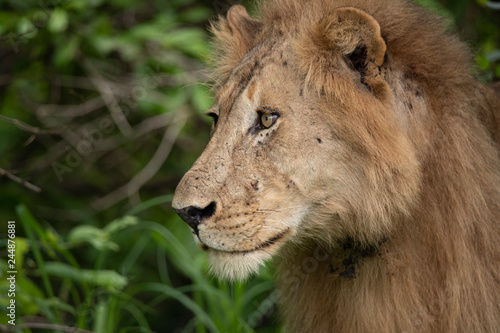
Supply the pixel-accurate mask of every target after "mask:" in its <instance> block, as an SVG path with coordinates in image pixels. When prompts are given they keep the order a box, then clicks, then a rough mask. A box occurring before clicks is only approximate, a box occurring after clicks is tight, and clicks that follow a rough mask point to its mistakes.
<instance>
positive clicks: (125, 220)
mask: <svg viewBox="0 0 500 333" xmlns="http://www.w3.org/2000/svg"><path fill="white" fill-rule="evenodd" d="M137 223H139V220H138V219H137V217H135V216H124V217H122V218H120V219H116V220H114V221H112V222H110V223H109V224H108V225H107V226H106V227H104V229H103V230H104V231H105V232H106V233H107V234H108V235H111V234H114V233H116V232H118V231H120V230H123V229H126V228H129V227H131V226H133V225H136V224H137Z"/></svg>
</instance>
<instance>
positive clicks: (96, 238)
mask: <svg viewBox="0 0 500 333" xmlns="http://www.w3.org/2000/svg"><path fill="white" fill-rule="evenodd" d="M68 242H69V243H70V244H71V245H79V244H82V243H85V242H88V243H90V244H92V245H93V246H94V247H95V248H96V249H98V250H100V251H103V250H106V249H109V250H113V251H118V250H119V249H120V247H119V246H118V244H116V243H114V242H112V241H110V240H109V238H108V233H107V232H105V231H104V230H102V229H99V228H97V227H94V226H92V225H79V226H77V227H75V228H73V229H72V230H71V231H70V233H69V236H68Z"/></svg>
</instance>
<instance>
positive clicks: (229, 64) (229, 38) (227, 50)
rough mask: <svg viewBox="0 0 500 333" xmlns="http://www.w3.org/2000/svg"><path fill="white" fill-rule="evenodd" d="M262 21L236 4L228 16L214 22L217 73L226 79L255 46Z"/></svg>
mask: <svg viewBox="0 0 500 333" xmlns="http://www.w3.org/2000/svg"><path fill="white" fill-rule="evenodd" d="M261 27H262V23H261V22H260V21H258V20H256V19H253V18H252V17H250V16H249V15H248V13H247V11H246V9H245V7H243V6H240V5H236V6H233V7H231V8H230V9H229V11H228V12H227V17H226V18H220V19H219V20H218V21H217V22H214V23H213V24H212V33H213V34H214V46H215V52H214V59H213V62H214V64H215V70H216V75H217V76H218V79H219V80H223V81H224V80H226V79H227V78H228V77H229V74H230V73H231V71H232V70H233V68H234V67H236V66H237V65H238V63H239V62H240V61H241V60H242V59H243V57H244V56H245V54H247V53H248V52H249V51H250V50H251V49H252V48H253V46H254V44H255V39H256V36H257V34H258V33H259V32H260V30H261Z"/></svg>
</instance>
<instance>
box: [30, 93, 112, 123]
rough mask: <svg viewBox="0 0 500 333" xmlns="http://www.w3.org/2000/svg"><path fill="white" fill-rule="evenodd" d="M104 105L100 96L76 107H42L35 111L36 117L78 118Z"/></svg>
mask: <svg viewBox="0 0 500 333" xmlns="http://www.w3.org/2000/svg"><path fill="white" fill-rule="evenodd" d="M104 105H106V104H105V102H104V100H103V99H102V97H101V96H99V97H96V98H93V99H90V100H88V101H86V102H84V103H82V104H76V105H52V104H46V105H42V106H40V107H39V108H38V110H37V111H36V114H37V116H38V117H46V116H48V115H54V114H55V115H56V116H58V117H70V118H74V117H80V116H84V115H86V114H88V113H90V112H92V111H95V110H97V109H99V108H100V107H103V106H104Z"/></svg>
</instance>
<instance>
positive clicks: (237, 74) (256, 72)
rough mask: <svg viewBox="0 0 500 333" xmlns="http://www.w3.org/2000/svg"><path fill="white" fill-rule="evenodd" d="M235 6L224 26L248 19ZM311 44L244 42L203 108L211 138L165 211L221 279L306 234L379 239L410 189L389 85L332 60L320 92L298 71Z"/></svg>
mask: <svg viewBox="0 0 500 333" xmlns="http://www.w3.org/2000/svg"><path fill="white" fill-rule="evenodd" d="M237 10H238V11H240V13H239V16H238V15H236V14H235V13H234V11H233V14H231V13H230V16H229V19H231V15H232V16H233V21H236V23H235V22H233V24H237V22H241V21H242V20H244V19H245V17H246V15H247V14H246V12H244V11H243V12H241V8H238V9H237ZM242 15H243V17H241V16H242ZM235 16H237V18H235ZM320 23H321V22H320ZM234 30H235V29H233V31H234ZM305 33H306V32H304V34H305ZM240 34H241V32H240ZM236 38H241V36H236ZM310 40H311V39H310V38H303V39H300V38H297V36H289V37H288V38H283V37H282V38H276V39H275V38H273V37H272V34H271V35H269V37H268V38H265V39H263V40H262V41H261V42H260V43H258V44H257V45H254V46H253V47H252V48H251V49H249V50H248V52H247V53H246V54H245V55H244V56H243V58H242V59H241V60H240V62H239V63H238V64H237V65H236V66H235V67H234V68H233V69H232V70H231V73H230V75H229V76H228V78H227V80H226V82H225V84H224V85H223V86H222V87H221V88H220V90H219V92H218V94H217V96H216V99H215V103H214V105H213V107H212V108H211V109H210V110H209V111H208V112H207V113H208V114H209V115H211V116H212V117H213V118H214V129H213V132H212V137H211V139H210V142H209V143H208V145H207V147H206V149H205V151H204V152H203V154H202V155H201V156H200V157H199V159H198V160H197V161H196V162H195V164H194V165H193V166H192V168H191V170H189V171H188V172H187V173H186V175H185V176H184V177H183V179H182V180H181V182H180V184H179V185H178V187H177V190H176V193H175V197H174V201H173V207H174V208H175V209H176V210H177V212H178V213H179V215H180V216H181V217H182V218H183V219H184V220H185V221H186V222H187V223H188V224H189V225H190V226H191V228H192V229H193V234H194V235H195V239H196V240H197V241H199V243H200V246H201V247H202V248H203V249H204V250H206V251H208V255H209V260H210V263H211V266H212V268H211V269H212V271H213V272H214V273H215V274H216V275H218V276H221V277H223V278H228V279H239V278H245V277H246V276H248V275H249V274H250V273H252V272H255V271H256V270H257V269H258V267H259V265H260V264H262V263H263V262H264V261H265V260H267V259H269V258H271V257H272V256H273V255H274V254H275V253H277V252H279V249H281V248H283V247H284V244H299V243H300V242H302V241H304V239H308V238H314V239H321V240H323V241H326V242H330V243H335V242H338V241H340V240H342V239H343V238H346V237H354V238H355V239H357V240H360V241H361V242H371V241H374V242H375V241H378V240H379V239H380V238H381V237H385V236H386V235H387V234H388V233H390V232H391V230H392V229H393V228H394V225H395V224H396V222H395V220H397V219H398V217H399V216H402V215H404V214H405V212H407V210H408V209H409V208H408V207H409V206H410V205H411V204H410V202H412V200H413V197H414V196H415V193H416V192H417V189H418V164H417V163H416V162H415V161H416V159H415V156H414V155H415V153H414V149H413V147H412V146H411V144H410V143H409V141H408V139H407V138H406V137H405V134H404V133H402V132H401V131H400V130H399V129H398V128H399V124H397V121H398V120H397V119H398V118H397V117H396V116H395V115H394V110H391V108H394V105H395V103H394V102H393V100H392V99H391V95H390V93H388V92H390V89H388V87H389V86H388V84H387V83H385V81H381V80H378V79H376V78H373V79H372V78H369V77H367V78H362V77H361V76H360V74H359V72H358V71H357V70H356V69H355V68H354V69H353V68H352V67H351V64H349V63H346V62H345V60H344V57H343V56H338V57H337V58H336V60H335V61H336V63H333V62H332V64H333V65H334V66H333V68H334V69H336V70H337V72H336V73H338V76H337V78H338V80H339V82H340V83H337V82H336V83H335V86H333V87H328V86H326V85H323V84H322V85H321V88H319V89H318V84H317V83H316V84H311V83H310V82H309V81H310V78H309V75H310V74H311V73H307V72H305V71H304V68H305V67H307V66H308V65H306V62H307V61H309V60H308V59H307V54H306V52H305V51H304V50H309V49H310V48H311V47H312V45H311V46H309V47H307V46H304V45H302V44H301V43H304V42H305V43H311V42H310ZM378 47H379V49H384V50H385V47H382V46H380V45H378ZM368 51H370V50H368ZM374 52H375V51H374ZM368 55H370V54H368ZM382 58H383V57H382ZM374 61H375V60H374ZM309 67H310V66H309ZM366 72H367V71H364V75H366ZM368 72H369V71H368ZM370 80H372V82H373V83H369V84H373V86H370V85H369V84H367V83H366V82H370ZM331 89H334V90H335V92H334V93H333V92H332V90H331ZM384 89H385V90H384ZM380 91H384V93H381V92H380ZM370 117H372V118H370ZM373 131H379V132H378V133H380V132H381V133H383V134H382V135H379V136H377V137H375V136H373ZM380 155H383V156H384V157H383V158H380ZM368 190H369V191H368ZM368 192H369V193H370V194H367V193H368ZM374 193H375V195H374ZM395 193H398V195H397V196H396V195H395Z"/></svg>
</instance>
